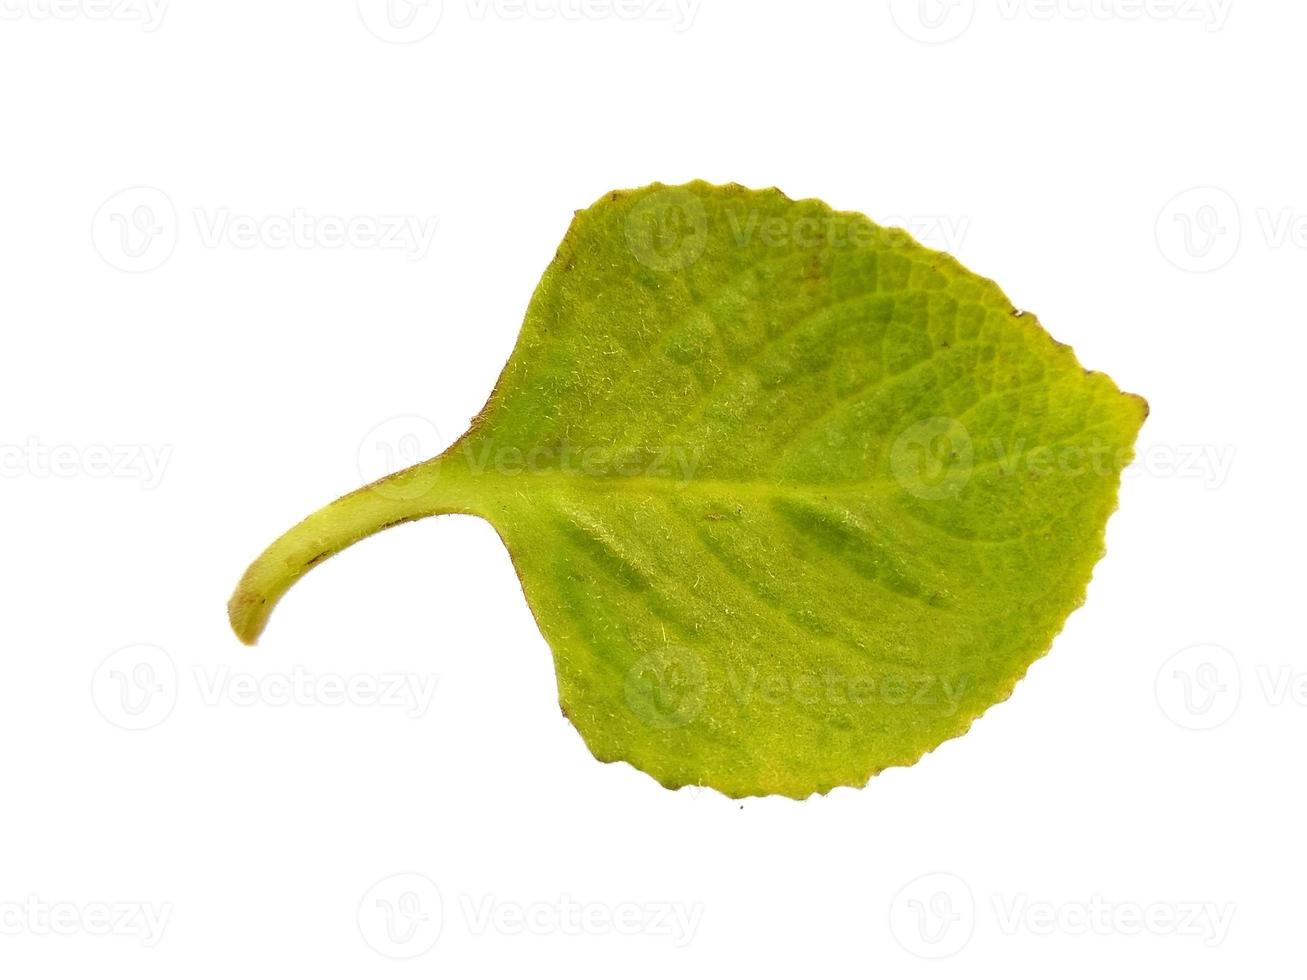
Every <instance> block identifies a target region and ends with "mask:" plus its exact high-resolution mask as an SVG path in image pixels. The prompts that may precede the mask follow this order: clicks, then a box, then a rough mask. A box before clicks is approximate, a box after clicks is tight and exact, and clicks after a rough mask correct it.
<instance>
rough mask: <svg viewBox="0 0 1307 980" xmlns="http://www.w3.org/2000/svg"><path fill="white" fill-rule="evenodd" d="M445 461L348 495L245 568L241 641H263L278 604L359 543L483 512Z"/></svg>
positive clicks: (238, 601)
mask: <svg viewBox="0 0 1307 980" xmlns="http://www.w3.org/2000/svg"><path fill="white" fill-rule="evenodd" d="M442 462H444V458H443V457H441V458H437V459H432V460H428V461H427V462H425V463H419V464H418V465H417V466H413V467H410V468H409V469H407V470H402V471H401V472H399V473H395V474H393V475H391V476H387V477H385V478H383V479H381V480H378V481H377V482H376V483H372V484H369V485H368V486H366V487H363V488H361V489H359V490H355V491H354V492H353V493H350V494H346V495H345V496H343V497H341V498H340V499H339V500H336V501H334V502H333V503H330V504H328V505H327V506H326V507H323V508H322V509H321V510H319V511H317V512H316V513H314V514H311V515H310V516H309V517H307V518H305V519H304V520H302V521H300V523H298V524H296V525H295V526H294V527H293V528H291V529H290V530H289V531H287V532H286V533H285V534H283V535H282V536H281V537H279V538H278V539H277V540H276V541H274V542H273V543H272V544H271V545H270V546H269V547H268V549H267V550H266V551H264V552H263V554H261V555H260V556H259V557H258V558H256V559H255V560H254V563H253V564H252V565H250V567H249V568H248V569H246V571H245V574H244V575H243V576H242V577H241V580H240V583H239V584H238V585H237V586H236V591H235V592H234V593H233V594H232V597H231V599H230V600H229V601H228V603H227V616H228V618H229V619H230V621H231V628H232V629H233V630H234V631H235V632H236V635H237V636H238V637H239V638H240V640H241V642H242V643H254V642H255V641H256V640H257V639H258V638H259V634H260V633H262V632H263V627H264V626H265V625H266V624H267V622H268V617H269V615H271V613H272V609H273V607H274V606H275V605H276V604H277V600H279V599H280V598H281V597H282V596H283V595H285V593H286V591H287V590H288V589H289V588H290V587H291V586H292V585H294V584H295V583H296V582H298V581H299V580H300V578H301V577H302V576H303V575H304V573H305V572H307V571H308V570H309V569H310V568H313V567H314V566H315V565H318V564H320V563H321V562H323V561H325V560H326V559H328V558H330V557H331V556H332V555H334V554H336V553H337V552H338V551H342V550H344V549H345V548H348V547H349V546H350V545H352V544H353V543H354V542H356V541H361V540H362V539H363V538H366V537H368V536H370V535H372V534H376V533H377V532H378V531H382V530H385V529H386V528H388V527H394V526H395V525H396V524H403V523H405V522H407V521H413V520H417V519H418V518H421V517H430V516H432V515H435V514H455V513H462V514H471V513H479V509H478V508H476V506H475V504H476V500H475V498H476V496H477V495H476V494H474V493H472V492H470V490H471V488H470V487H469V486H468V484H467V481H466V479H464V477H465V476H466V473H465V472H464V471H463V470H461V468H457V467H448V466H442V465H441V464H442Z"/></svg>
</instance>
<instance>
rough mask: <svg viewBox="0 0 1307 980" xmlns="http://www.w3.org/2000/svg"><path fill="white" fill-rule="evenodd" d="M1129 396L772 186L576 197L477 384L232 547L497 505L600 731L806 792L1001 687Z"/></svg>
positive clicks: (1097, 509)
mask: <svg viewBox="0 0 1307 980" xmlns="http://www.w3.org/2000/svg"><path fill="white" fill-rule="evenodd" d="M1146 413H1147V406H1146V405H1145V403H1144V401H1143V400H1142V399H1141V398H1139V397H1137V396H1134V395H1124V394H1122V393H1121V392H1120V391H1119V390H1118V389H1117V388H1116V386H1115V385H1114V384H1113V383H1112V381H1111V380H1110V379H1109V378H1108V377H1107V376H1105V375H1103V374H1097V373H1093V372H1086V371H1085V370H1084V369H1083V368H1081V366H1080V365H1079V363H1078V362H1077V361H1076V359H1075V356H1074V355H1073V354H1072V352H1071V350H1070V348H1068V347H1066V346H1064V345H1061V344H1058V343H1057V342H1055V341H1054V340H1053V339H1052V338H1051V337H1049V335H1048V334H1047V333H1045V332H1044V330H1043V328H1042V327H1041V326H1040V325H1039V323H1038V322H1036V320H1035V318H1034V317H1032V316H1029V315H1026V314H1023V313H1020V312H1018V311H1017V310H1015V309H1014V308H1013V306H1012V303H1011V302H1010V301H1009V300H1008V299H1007V298H1006V297H1005V296H1004V295H1003V293H1002V292H1001V291H1000V290H999V288H998V287H997V286H996V285H995V284H994V283H992V282H990V281H989V280H987V279H982V278H981V277H979V276H976V275H974V274H973V273H971V272H969V271H967V270H966V269H964V268H963V267H962V266H961V265H959V264H958V263H957V262H956V261H955V260H954V259H952V258H950V257H949V256H947V255H943V254H941V253H938V252H933V251H930V250H928V249H926V248H923V247H922V246H920V245H919V244H917V243H916V242H914V241H913V240H912V239H911V238H910V237H909V236H908V235H907V234H905V233H904V232H901V231H897V230H892V229H884V228H880V227H878V226H876V225H874V224H873V223H872V222H870V221H869V220H868V219H866V218H864V217H862V216H861V215H856V214H849V213H843V212H835V211H832V210H831V209H830V208H829V207H827V206H826V205H825V204H822V203H821V202H819V201H810V200H809V201H791V200H790V199H788V198H786V197H785V196H784V195H783V194H781V193H780V192H779V191H776V190H767V191H750V190H746V189H744V188H742V187H739V186H735V185H732V186H726V187H715V186H712V185H709V184H705V183H702V182H697V183H693V184H688V185H685V186H681V187H668V186H663V185H653V186H652V187H647V188H644V189H641V190H637V191H628V192H614V193H612V194H609V195H606V196H605V197H604V198H603V199H601V200H600V201H599V202H597V203H596V204H595V205H594V206H593V207H591V208H589V209H587V210H585V211H580V212H578V213H577V215H576V218H575V220H574V221H573V223H572V227H571V228H570V229H569V231H568V233H567V236H566V238H565V239H564V240H563V243H562V245H561V246H560V247H559V249H558V253H557V255H556V256H555V258H554V261H553V263H552V264H551V265H550V266H549V268H548V270H546V272H545V274H544V278H543V279H542V280H541V282H540V285H539V287H538V289H537V290H536V293H535V296H534V297H533V298H532V300H531V305H530V307H529V309H528V310H527V314H526V321H525V323H524V324H523V326H522V333H521V336H520V337H519V339H518V343H517V348H516V349H515V350H514V352H513V355H512V357H511V358H510V359H509V362H508V365H507V366H506V367H505V369H504V372H503V375H502V376H501V377H500V379H499V383H498V385H497V386H496V388H495V390H494V393H493V394H492V395H491V397H490V401H489V403H488V404H487V405H486V407H485V409H484V410H483V411H482V412H481V414H480V415H479V416H478V417H477V418H476V420H475V421H474V422H473V424H472V427H471V429H470V430H469V431H468V432H467V433H466V434H465V435H464V436H463V437H462V438H461V439H459V440H458V442H457V443H455V444H454V445H453V446H452V447H451V448H450V449H449V450H448V451H447V452H445V453H444V454H443V455H442V456H441V457H439V458H438V459H436V460H432V461H429V462H427V463H423V464H420V465H418V466H416V467H413V468H411V469H409V470H406V471H404V472H403V473H400V474H397V475H395V476H392V477H388V478H386V479H384V480H382V481H380V482H378V483H376V484H373V485H371V486H369V487H365V488H363V489H362V490H359V491H356V492H355V493H353V494H350V495H349V496H347V497H344V498H342V499H341V500H338V501H337V502H336V503H334V504H331V505H329V506H328V507H326V508H324V509H323V510H321V511H319V512H318V513H316V514H314V515H313V516H311V517H310V518H308V519H307V520H306V521H304V522H303V523H301V524H300V525H298V526H297V527H295V528H294V529H292V530H291V531H289V532H288V533H287V534H286V535H285V536H283V537H282V538H281V539H280V540H278V541H277V542H276V543H274V544H273V545H272V546H271V548H269V549H268V551H267V552H265V553H264V555H263V556H262V557H261V558H259V559H258V561H256V562H255V563H254V565H252V566H251V567H250V569H249V571H248V572H247V573H246V575H245V578H244V579H243V580H242V581H241V584H240V586H239V587H238V589H237V591H236V594H235V595H234V596H233V597H232V600H231V603H230V607H229V609H230V614H231V621H232V626H233V628H234V629H235V630H236V633H237V634H238V635H239V636H240V637H241V639H243V640H245V641H246V642H252V641H253V640H254V639H255V638H256V637H257V636H258V634H259V632H260V631H261V630H262V628H263V625H264V622H265V621H266V619H267V616H268V613H269V612H270V610H271V608H272V606H273V604H274V603H275V602H276V600H277V599H278V598H279V597H280V596H281V594H282V593H283V592H285V590H286V589H287V588H288V587H289V586H290V585H291V584H292V583H293V582H294V581H295V580H296V579H298V578H299V576H300V575H302V574H303V573H304V572H305V571H306V570H307V569H308V568H310V567H311V566H313V565H314V564H316V563H318V562H319V561H321V560H322V559H324V558H326V557H327V556H329V555H331V554H334V553H335V552H337V551H339V550H340V549H342V548H344V547H346V546H347V545H349V544H351V543H352V542H354V541H357V540H358V539H360V538H362V537H364V536H366V535H368V534H371V533H373V532H375V531H377V530H380V529H382V528H385V527H390V526H392V525H394V524H397V523H401V522H403V521H407V520H412V519H415V518H418V517H424V516H428V515H431V514H443V513H466V514H476V515H479V516H481V517H484V518H485V519H486V520H488V521H489V522H490V523H491V524H493V525H494V527H495V528H496V529H497V530H498V532H499V534H500V535H501V537H502V538H503V540H504V543H505V544H506V545H507V547H508V550H509V553H510V555H511V556H512V560H513V564H514V566H515V567H516V569H517V572H518V575H519V576H520V577H521V580H522V587H523V590H524V591H525V593H526V597H527V601H528V603H529V604H530V606H531V610H532V612H533V613H534V614H535V618H536V621H537V622H538V623H539V625H540V629H541V632H542V633H543V634H544V636H545V639H546V640H547V641H548V642H549V645H550V647H551V648H552V649H553V653H554V662H555V667H556V669H557V677H558V692H559V700H560V702H561V704H562V707H563V711H564V713H565V714H566V715H567V717H568V718H570V719H571V721H572V723H573V724H575V725H576V727H577V729H578V730H579V731H580V732H581V735H582V736H583V737H584V739H585V741H586V744H587V745H588V746H589V748H590V750H591V751H592V752H593V753H594V754H595V756H596V757H597V758H599V759H601V760H604V761H612V760H625V761H627V762H630V763H631V764H632V765H634V766H636V767H638V768H640V769H642V770H644V771H645V772H647V773H649V774H650V775H652V776H653V777H654V778H655V779H657V780H658V781H659V782H661V783H662V784H663V785H665V786H668V787H676V786H681V785H685V784H696V785H706V786H711V787H714V788H716V789H718V790H720V791H722V792H723V793H726V794H728V795H731V796H746V795H758V794H767V793H780V794H784V795H787V796H793V797H799V798H801V797H805V796H807V795H809V794H811V793H813V792H825V791H827V790H829V789H830V788H832V787H834V786H846V785H850V786H859V785H862V784H864V783H865V782H866V780H867V779H868V777H869V776H871V775H873V774H875V773H877V772H879V771H880V770H882V769H884V768H886V767H887V766H901V765H910V764H912V763H913V762H915V761H916V760H917V759H918V758H920V757H921V755H922V754H923V753H925V752H928V751H930V750H931V749H932V748H934V747H935V746H937V745H939V744H940V742H942V741H944V740H945V739H948V738H951V737H953V736H956V735H960V734H962V733H963V732H965V731H966V730H967V729H968V727H970V725H971V723H972V721H973V720H974V719H975V718H976V717H977V716H979V715H980V714H981V713H982V712H983V711H984V710H985V709H986V708H987V707H989V706H990V705H992V704H994V703H995V702H998V701H1001V700H1003V699H1005V698H1006V697H1008V695H1009V694H1010V693H1011V691H1012V689H1013V686H1014V685H1015V684H1016V682H1017V681H1018V680H1019V679H1020V678H1021V677H1022V676H1023V675H1024V673H1025V671H1026V669H1027V668H1028V667H1029V666H1030V664H1031V662H1032V661H1034V660H1035V659H1036V658H1038V657H1040V656H1041V655H1043V654H1044V653H1045V652H1046V651H1047V650H1048V648H1049V645H1050V644H1051V642H1052V640H1053V637H1054V636H1055V635H1056V634H1057V632H1058V631H1059V630H1060V629H1061V627H1062V624H1063V622H1064V621H1065V619H1066V617H1067V615H1068V614H1069V613H1070V612H1071V611H1072V610H1073V609H1075V608H1076V607H1077V606H1079V605H1080V604H1081V603H1082V602H1083V601H1084V597H1085V588H1086V585H1087V584H1088V581H1089V576H1090V572H1091V570H1092V568H1093V566H1094V564H1095V562H1096V561H1097V560H1098V559H1099V558H1100V557H1101V555H1102V554H1103V548H1104V545H1103V541H1104V527H1105V525H1106V522H1107V519H1108V517H1109V516H1110V514H1111V513H1112V511H1113V510H1115V508H1116V495H1117V487H1118V484H1119V478H1120V471H1121V469H1122V467H1124V466H1125V465H1126V464H1127V463H1128V462H1129V460H1130V458H1131V456H1132V451H1133V450H1132V447H1133V444H1134V439H1135V436H1136V434H1137V432H1138V430H1139V427H1140V425H1141V423H1142V422H1143V419H1144V417H1145V415H1146Z"/></svg>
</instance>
